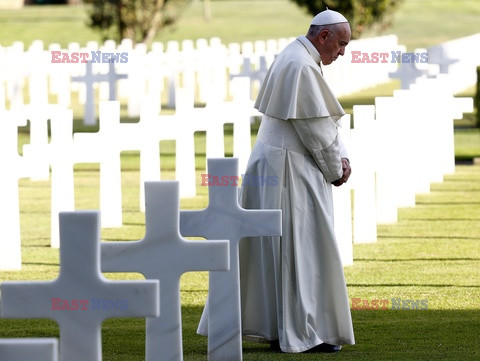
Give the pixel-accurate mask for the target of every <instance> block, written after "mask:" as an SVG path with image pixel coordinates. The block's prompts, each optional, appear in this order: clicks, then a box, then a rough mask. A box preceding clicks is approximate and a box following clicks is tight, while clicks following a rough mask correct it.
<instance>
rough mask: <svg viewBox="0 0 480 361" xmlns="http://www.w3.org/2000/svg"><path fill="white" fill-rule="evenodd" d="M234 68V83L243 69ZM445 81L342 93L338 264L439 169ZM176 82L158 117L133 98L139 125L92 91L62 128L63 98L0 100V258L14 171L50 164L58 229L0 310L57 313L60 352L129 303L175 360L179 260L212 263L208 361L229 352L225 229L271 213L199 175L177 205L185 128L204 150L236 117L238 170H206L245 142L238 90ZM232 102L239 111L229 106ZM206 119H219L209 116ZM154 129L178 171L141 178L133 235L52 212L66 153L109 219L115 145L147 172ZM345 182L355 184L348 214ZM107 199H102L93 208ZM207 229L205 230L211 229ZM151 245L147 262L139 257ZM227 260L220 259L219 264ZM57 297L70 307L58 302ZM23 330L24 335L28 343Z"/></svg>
mask: <svg viewBox="0 0 480 361" xmlns="http://www.w3.org/2000/svg"><path fill="white" fill-rule="evenodd" d="M238 81H239V82H240V83H241V82H242V79H238ZM449 81H450V78H449V77H448V76H439V77H438V78H436V79H421V80H419V81H417V83H416V84H415V85H413V86H411V87H410V89H409V90H401V91H396V92H395V94H394V96H393V97H382V98H376V100H375V105H374V106H355V107H354V112H353V123H354V126H353V128H352V129H350V126H349V124H350V119H349V117H348V116H347V117H345V119H343V123H344V126H343V127H342V129H341V131H342V132H343V139H344V140H345V142H346V143H347V146H348V148H349V150H350V157H351V161H352V165H353V169H354V173H353V175H352V177H351V181H350V182H349V183H348V186H343V187H340V188H335V193H334V197H335V229H336V233H337V239H338V242H339V249H340V252H341V256H342V261H343V263H344V265H349V264H352V262H353V250H352V240H353V241H355V242H358V243H361V242H375V241H376V225H377V224H379V223H394V222H396V220H397V210H398V208H399V207H409V206H414V205H415V195H416V194H418V193H424V192H428V191H429V185H430V183H431V182H439V181H442V179H443V175H444V174H447V173H452V172H453V171H454V148H453V146H454V144H453V119H454V118H460V117H461V116H462V113H463V112H467V111H472V102H471V99H455V98H454V97H453V96H452V91H451V89H452V85H451V84H449ZM248 85H249V83H248V81H247V82H245V81H244V82H243V88H244V91H243V92H242V93H243V94H245V93H248V91H245V87H248ZM0 88H1V87H0ZM186 93H187V95H189V96H185V97H184V96H183V95H182V93H181V92H178V93H177V94H178V97H177V102H182V101H183V100H184V99H188V100H187V102H188V104H191V106H186V107H185V106H181V107H178V111H177V113H176V114H175V115H174V116H172V117H173V118H171V119H166V118H161V119H160V117H159V116H158V115H157V114H158V113H157V112H156V111H155V110H153V109H155V105H153V104H154V103H152V102H151V101H150V100H149V99H148V98H146V99H145V100H144V107H142V116H141V121H140V123H138V124H120V123H119V105H118V103H116V102H107V103H102V105H101V107H100V115H101V117H100V118H101V121H100V131H99V132H98V133H97V134H75V135H73V136H72V125H71V124H72V122H71V119H72V114H71V111H69V110H66V109H65V108H62V107H60V108H58V107H54V106H44V107H38V106H37V107H35V106H34V105H31V106H25V107H19V108H17V109H16V110H10V111H7V110H2V116H1V120H0V127H1V130H0V137H1V139H0V147H1V149H0V152H1V154H4V159H5V162H6V166H5V169H11V170H12V172H9V173H11V174H7V176H2V177H1V182H2V183H1V184H0V192H1V194H0V199H2V200H5V202H2V204H1V205H0V222H3V224H2V229H5V230H6V231H7V232H6V234H5V239H7V240H9V243H2V244H1V247H2V249H1V252H0V267H6V269H18V268H19V265H20V264H21V262H20V236H19V233H20V232H19V218H18V215H19V207H18V179H19V178H23V177H31V178H33V179H42V178H43V177H45V176H46V177H47V178H48V172H49V167H51V171H52V174H51V182H52V245H53V246H58V242H60V245H61V247H60V252H61V260H60V276H59V278H58V279H57V280H55V281H53V282H41V283H36V282H26V283H4V284H3V285H2V303H1V309H0V315H1V316H2V317H15V318H17V317H24V318H29V317H32V318H34V317H46V318H52V319H55V320H57V322H58V323H59V325H60V335H61V337H60V359H61V360H85V359H88V360H100V359H101V346H100V345H101V341H100V337H101V335H100V329H101V328H100V327H101V326H100V325H101V322H102V320H103V319H105V318H108V317H128V316H131V317H138V316H140V317H148V318H147V333H146V334H147V335H146V337H147V339H146V345H147V346H146V354H147V360H155V359H165V360H181V359H182V346H181V322H180V303H179V288H178V280H179V277H180V275H181V274H182V273H183V272H186V271H190V270H214V272H212V273H211V277H210V286H209V288H210V294H209V297H210V299H209V307H210V308H211V310H210V312H209V360H212V361H215V360H224V359H225V355H228V359H231V360H241V357H242V356H241V328H240V318H239V301H238V285H239V283H238V260H237V257H238V242H239V240H240V239H241V238H242V237H245V236H248V235H251V236H255V235H262V234H263V235H278V234H280V232H281V229H280V228H279V227H280V217H279V213H278V212H274V211H263V212H260V213H258V214H255V213H252V212H255V211H252V212H250V211H247V210H243V209H241V208H240V207H239V206H238V203H237V201H236V192H237V189H236V188H235V187H210V189H209V207H208V208H207V209H206V210H203V211H193V212H180V211H179V209H178V198H179V197H180V195H181V193H182V188H183V189H184V192H185V193H184V194H185V195H188V196H194V192H195V167H194V149H193V140H192V138H193V132H194V131H195V130H205V131H206V132H207V157H208V158H215V157H222V156H223V153H224V152H223V134H220V130H219V129H223V123H224V122H233V123H234V124H235V134H236V135H235V136H236V137H239V135H238V134H242V137H241V138H238V142H237V141H235V144H237V143H238V144H239V145H241V146H240V147H239V149H238V151H239V150H240V149H241V148H244V149H245V146H248V148H247V149H248V150H247V151H246V152H245V153H243V154H239V153H235V151H234V155H235V156H238V157H239V158H240V159H242V160H241V162H240V163H241V164H242V165H241V167H240V169H241V170H240V171H239V170H238V168H236V167H237V165H236V161H234V160H231V159H220V160H216V161H212V160H209V163H208V173H209V174H218V175H219V176H221V175H222V174H228V175H231V174H239V173H241V172H242V170H244V166H245V161H246V158H247V157H248V153H249V150H250V132H249V129H250V122H249V117H250V116H251V115H252V108H251V102H250V99H249V97H240V98H241V101H238V102H237V103H235V102H232V103H229V104H226V103H223V102H222V103H220V102H219V103H218V104H216V107H215V106H214V104H209V106H207V108H205V109H197V110H195V109H193V101H192V96H191V93H190V92H188V91H186ZM233 104H235V105H233ZM232 109H233V110H232ZM197 111H198V112H197ZM19 114H21V115H19ZM231 114H233V115H234V116H235V117H238V118H235V119H242V120H238V122H236V120H235V119H233V120H230V119H228V117H229V116H230V115H231ZM203 116H205V118H204V119H203V120H201V121H199V120H198V119H199V118H202V117H203ZM175 117H176V118H175ZM26 119H28V120H30V124H31V134H30V144H29V145H27V146H26V147H25V148H24V152H23V157H20V156H19V154H18V152H17V147H18V145H17V131H18V126H20V125H25V122H26ZM48 119H50V121H51V129H52V139H51V141H50V143H48V139H47V137H46V134H47V120H48ZM212 119H218V121H213V122H212ZM237 126H238V128H237ZM178 129H181V131H178ZM237 133H238V134H237ZM209 134H210V136H209ZM107 135H108V136H107ZM161 139H175V140H176V142H177V145H178V144H181V147H177V155H176V158H177V167H176V168H177V169H176V171H177V179H179V180H180V184H177V183H175V182H165V183H156V182H147V185H146V192H147V194H146V196H145V199H146V203H147V205H146V236H145V238H144V239H143V240H141V241H137V242H122V243H118V244H117V243H116V242H111V243H110V242H105V243H101V242H100V239H99V227H100V215H99V214H98V213H96V212H67V213H65V212H64V213H61V215H60V224H58V213H59V212H60V211H73V203H74V202H73V194H74V190H73V164H74V163H76V162H97V163H100V164H101V167H100V169H101V170H100V174H101V175H100V177H101V183H102V184H103V185H101V188H102V189H101V192H100V193H101V197H102V199H103V200H101V208H102V220H101V224H102V226H120V225H121V218H122V215H121V203H122V201H121V188H120V185H121V182H120V181H119V179H120V175H121V168H120V162H119V158H120V156H119V154H120V152H121V151H122V150H130V149H135V150H140V152H141V159H142V158H143V159H142V160H141V164H142V165H143V167H148V165H152V164H153V167H152V168H151V169H150V170H148V171H147V170H144V171H143V173H142V171H141V173H142V174H143V175H142V176H141V184H143V182H144V181H152V180H157V179H160V174H159V173H158V172H159V166H158V142H159V141H160V140H161ZM139 140H141V142H140V143H141V144H140V143H139ZM105 145H107V146H105ZM209 149H210V150H209ZM182 151H185V153H181V152H182ZM192 160H193V166H192ZM142 165H141V167H142ZM182 165H186V166H185V167H186V168H188V170H187V171H186V173H188V174H189V175H188V176H186V177H183V176H182V174H183V172H182V171H181V167H182ZM187 165H188V166H187ZM102 180H103V181H102ZM192 180H193V182H192ZM109 182H111V183H109ZM185 184H189V186H188V185H187V186H185ZM60 185H61V186H60ZM62 188H63V190H62ZM54 189H55V190H54ZM65 189H66V190H65ZM351 189H353V190H354V192H353V194H354V208H353V216H352V214H351V213H350V212H351V208H350V207H351V203H350V202H351V201H352V200H351V198H350V190H351ZM61 192H65V193H61ZM189 192H193V193H189ZM102 193H103V195H102ZM109 193H110V196H108V194H109ZM141 204H143V200H142V201H141ZM107 205H110V206H112V205H113V206H112V208H106V207H107ZM12 215H13V216H12ZM263 217H270V218H269V219H263ZM352 218H353V223H352ZM246 225H248V226H246ZM55 229H57V230H58V229H60V234H57V235H55ZM79 230H82V231H81V232H79ZM245 232H246V233H245ZM180 235H182V236H203V237H205V238H207V239H208V240H209V242H206V243H204V242H188V241H185V240H184V239H183V238H182V236H180ZM55 239H56V240H55ZM214 239H215V240H217V241H216V242H210V241H211V240H214ZM218 240H226V241H223V242H222V241H218ZM150 258H151V261H148V262H145V259H150ZM227 268H229V271H228V272H225V271H221V270H225V269H227ZM101 271H105V272H107V271H117V272H120V271H131V272H140V273H143V274H144V275H145V276H146V278H147V281H142V282H139V281H137V282H125V281H123V282H112V281H108V280H105V279H104V278H103V276H102V275H101ZM159 280H160V282H161V286H160V287H159V282H158V281H159ZM59 299H60V300H59ZM73 300H77V301H85V300H86V301H88V302H89V306H90V308H88V307H87V304H86V303H85V302H83V306H84V307H87V308H88V309H86V310H81V309H74V308H75V306H73V307H72V301H73ZM65 301H66V302H67V303H65ZM112 302H113V305H117V306H118V304H119V302H120V305H123V307H117V306H112ZM115 302H117V303H115ZM76 304H77V306H78V303H76ZM66 305H68V307H69V308H73V309H66ZM125 305H127V307H125ZM64 306H65V307H64ZM83 311H85V312H83ZM226 326H228V327H226ZM225 329H229V330H231V332H225ZM80 335H81V337H80ZM79 339H80V340H81V341H80V342H79ZM25 342H29V343H28V345H25ZM15 345H17V346H15ZM18 345H20V346H18ZM37 347H38V349H37ZM2 350H6V351H4V352H10V351H8V350H17V351H13V355H12V356H9V357H11V358H9V360H16V359H18V358H15V357H20V356H21V355H22V353H23V354H25V353H27V354H28V352H35V359H37V360H42V357H43V356H42V355H41V352H45V357H44V359H45V360H52V359H55V358H54V357H55V354H56V352H57V346H56V341H55V340H46V341H44V342H38V341H32V342H30V341H29V340H27V341H20V340H13V341H12V342H10V341H8V340H3V341H0V352H2ZM19 350H20V351H19ZM32 350H35V351H32ZM41 350H43V351H41ZM0 355H2V354H1V353H0ZM7 355H8V354H7ZM19 355H20V356H19ZM2 359H3V358H2Z"/></svg>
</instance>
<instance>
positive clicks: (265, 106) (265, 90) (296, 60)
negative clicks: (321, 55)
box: [255, 37, 345, 121]
mask: <svg viewBox="0 0 480 361" xmlns="http://www.w3.org/2000/svg"><path fill="white" fill-rule="evenodd" d="M302 41H308V40H307V39H306V38H305V37H302V40H300V37H299V38H297V39H296V40H295V41H293V42H292V43H290V44H289V45H288V46H287V47H286V48H285V49H284V50H283V51H282V52H281V53H280V54H279V55H278V57H277V58H276V59H275V61H274V63H273V64H272V66H271V67H270V69H269V71H268V73H267V75H266V77H265V79H264V81H263V83H262V87H261V89H260V92H259V95H258V97H257V101H256V102H255V108H256V109H258V110H259V111H260V112H262V113H263V114H266V115H270V116H272V117H275V118H280V119H284V120H286V119H308V118H320V117H331V118H332V119H333V120H334V121H337V120H338V119H340V118H341V117H342V116H343V115H344V114H345V112H344V111H343V109H342V107H341V105H340V104H339V102H338V101H337V99H336V98H335V96H334V94H333V93H332V91H331V89H330V88H329V86H328V85H327V83H326V82H325V79H324V78H323V76H322V71H321V68H320V65H319V64H318V63H317V62H316V61H315V59H314V55H313V54H312V49H309V48H308V47H307V46H306V45H304V44H303V43H302ZM312 47H313V45H312ZM313 51H316V50H313ZM317 57H318V52H317Z"/></svg>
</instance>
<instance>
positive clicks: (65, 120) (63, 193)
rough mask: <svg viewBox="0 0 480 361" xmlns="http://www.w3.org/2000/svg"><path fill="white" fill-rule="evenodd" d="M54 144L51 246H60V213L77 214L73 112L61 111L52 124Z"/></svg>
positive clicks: (53, 117) (54, 117) (52, 151)
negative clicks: (75, 212)
mask: <svg viewBox="0 0 480 361" xmlns="http://www.w3.org/2000/svg"><path fill="white" fill-rule="evenodd" d="M50 124H51V140H50V144H49V156H48V157H49V159H50V165H51V169H52V178H51V203H50V204H51V207H50V211H51V212H50V213H51V220H50V224H51V227H50V245H51V247H52V248H58V247H59V246H60V234H59V224H58V215H59V213H60V212H66V211H73V210H75V190H74V187H75V186H74V175H73V164H74V153H73V112H72V110H71V109H68V110H67V109H59V110H58V111H57V112H56V113H55V114H54V116H52V118H51V120H50Z"/></svg>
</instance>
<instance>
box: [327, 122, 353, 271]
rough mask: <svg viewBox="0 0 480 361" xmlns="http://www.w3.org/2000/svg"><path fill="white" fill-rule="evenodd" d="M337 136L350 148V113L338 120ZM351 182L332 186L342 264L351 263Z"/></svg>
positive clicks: (335, 226)
mask: <svg viewBox="0 0 480 361" xmlns="http://www.w3.org/2000/svg"><path fill="white" fill-rule="evenodd" d="M339 125H340V126H339V128H338V133H339V137H340V138H341V139H342V142H343V144H344V146H345V148H346V149H347V150H350V114H346V115H344V116H343V117H342V119H340V120H339ZM351 189H352V188H351V183H350V182H347V183H346V184H344V185H342V186H341V187H333V192H332V193H333V194H332V196H333V218H334V220H335V221H334V230H335V238H336V240H337V246H338V251H339V252H340V259H341V261H342V265H343V266H351V265H352V264H353V229H352V228H353V227H352V197H351Z"/></svg>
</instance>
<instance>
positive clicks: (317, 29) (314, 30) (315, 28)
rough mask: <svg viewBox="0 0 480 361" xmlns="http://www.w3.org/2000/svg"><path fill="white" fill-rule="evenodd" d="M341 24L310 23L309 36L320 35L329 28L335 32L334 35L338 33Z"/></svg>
mask: <svg viewBox="0 0 480 361" xmlns="http://www.w3.org/2000/svg"><path fill="white" fill-rule="evenodd" d="M338 25H339V24H328V25H310V28H308V32H307V35H309V36H315V37H316V36H318V34H320V33H321V32H322V31H323V30H328V31H329V32H331V33H333V34H334V35H337V34H338V31H339V29H340V27H339V26H338Z"/></svg>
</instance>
